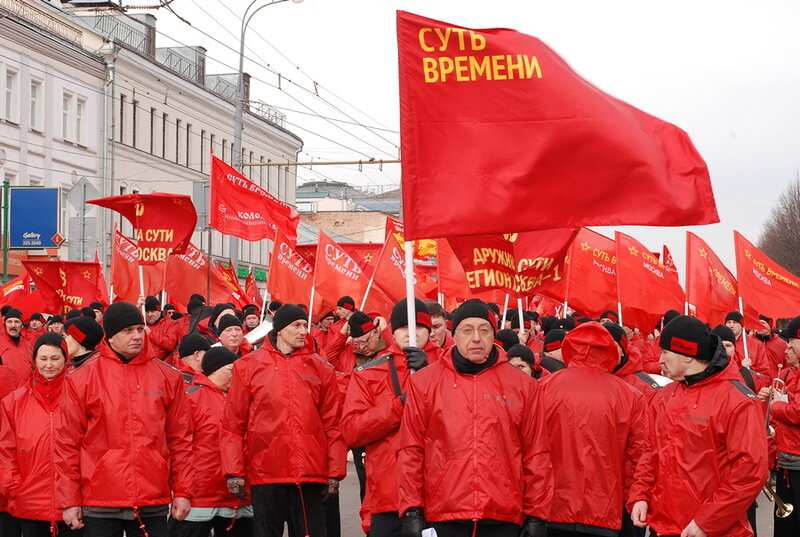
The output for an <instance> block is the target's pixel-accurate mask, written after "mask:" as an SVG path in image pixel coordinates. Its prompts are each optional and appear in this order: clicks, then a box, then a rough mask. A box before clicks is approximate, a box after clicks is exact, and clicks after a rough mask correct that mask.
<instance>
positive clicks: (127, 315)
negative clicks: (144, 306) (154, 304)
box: [103, 302, 144, 339]
mask: <svg viewBox="0 0 800 537" xmlns="http://www.w3.org/2000/svg"><path fill="white" fill-rule="evenodd" d="M140 324H144V319H143V318H142V312H141V310H140V309H139V308H137V307H136V306H134V305H133V304H131V303H130V302H114V303H113V304H111V305H110V306H109V307H108V309H107V310H106V312H105V314H104V315H103V330H104V331H105V333H106V339H111V338H112V337H114V335H115V334H116V333H117V332H120V331H122V330H125V329H126V328H128V327H129V326H136V325H140Z"/></svg>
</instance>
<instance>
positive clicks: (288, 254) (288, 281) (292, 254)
mask: <svg viewBox="0 0 800 537" xmlns="http://www.w3.org/2000/svg"><path fill="white" fill-rule="evenodd" d="M313 283H314V267H313V266H312V265H311V263H309V262H308V261H306V259H305V258H304V257H303V256H302V255H300V253H299V252H297V251H296V250H295V249H294V248H293V247H292V244H291V243H290V242H289V241H288V240H286V238H284V236H283V235H282V234H281V233H280V232H278V234H277V235H276V236H275V243H274V244H273V245H272V256H271V258H270V262H269V277H268V278H267V291H268V292H269V296H270V298H272V300H280V301H281V302H284V303H289V304H308V303H309V301H310V300H311V287H312V285H313ZM337 298H338V297H337ZM334 300H336V299H334ZM334 303H335V302H334ZM318 313H320V314H322V313H326V312H318Z"/></svg>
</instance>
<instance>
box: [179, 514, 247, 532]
mask: <svg viewBox="0 0 800 537" xmlns="http://www.w3.org/2000/svg"><path fill="white" fill-rule="evenodd" d="M231 520H232V519H230V518H223V517H221V516H218V517H214V518H213V519H211V520H209V521H207V522H189V521H187V520H175V519H174V518H170V519H169V522H168V524H167V525H168V527H169V537H208V536H209V534H211V530H214V537H250V536H251V535H253V519H252V518H249V517H247V518H237V519H236V520H235V521H234V523H233V527H232V528H231V529H230V530H228V528H229V527H230V525H231Z"/></svg>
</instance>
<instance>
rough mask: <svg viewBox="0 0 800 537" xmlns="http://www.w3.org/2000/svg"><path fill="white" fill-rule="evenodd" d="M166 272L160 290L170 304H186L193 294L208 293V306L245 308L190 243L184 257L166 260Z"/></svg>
mask: <svg viewBox="0 0 800 537" xmlns="http://www.w3.org/2000/svg"><path fill="white" fill-rule="evenodd" d="M166 271H167V274H168V275H169V277H168V278H166V281H165V282H164V290H165V291H166V292H167V295H168V296H170V297H171V298H170V300H172V301H175V302H178V303H180V304H186V303H188V302H189V297H190V296H191V295H192V294H193V293H200V294H206V293H208V297H207V298H208V303H209V304H219V303H221V302H231V303H234V304H237V305H244V304H245V303H242V302H240V300H239V299H237V298H236V297H234V296H232V293H231V287H230V286H229V284H228V281H227V280H226V279H225V277H224V276H223V275H222V274H221V273H220V271H219V270H217V269H216V268H215V267H213V266H211V265H209V261H208V258H207V257H206V254H204V253H203V251H202V250H201V249H200V248H198V247H197V246H195V245H194V244H192V243H189V247H188V248H187V249H186V253H184V254H177V255H171V256H169V258H168V259H167V268H166Z"/></svg>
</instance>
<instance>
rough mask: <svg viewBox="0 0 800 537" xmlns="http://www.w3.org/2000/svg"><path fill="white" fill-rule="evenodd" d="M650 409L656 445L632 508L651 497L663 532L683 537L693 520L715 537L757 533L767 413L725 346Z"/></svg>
mask: <svg viewBox="0 0 800 537" xmlns="http://www.w3.org/2000/svg"><path fill="white" fill-rule="evenodd" d="M647 414H648V426H649V429H648V436H649V440H650V446H651V449H650V451H649V452H647V453H646V454H645V455H644V456H643V457H642V458H641V460H640V461H639V465H638V466H637V467H636V482H635V483H634V486H633V489H632V490H631V493H630V496H629V499H628V508H629V509H630V508H631V507H632V506H633V503H635V502H636V501H639V500H645V501H647V502H648V506H649V509H648V513H647V523H648V524H649V525H650V527H651V528H652V529H653V530H655V531H656V532H657V533H658V534H659V535H679V534H680V533H681V532H682V531H683V528H685V527H686V525H687V524H689V522H690V521H691V520H694V521H695V522H696V523H697V525H698V526H699V527H700V529H702V530H703V531H704V532H706V534H707V535H708V536H709V537H723V536H724V537H749V536H751V535H753V532H752V530H751V529H750V524H749V523H748V521H747V508H748V507H750V505H751V504H752V503H753V501H754V500H755V499H756V496H758V494H759V493H760V492H761V488H762V487H763V486H764V482H765V481H766V479H767V436H766V434H765V432H764V414H763V411H762V410H761V408H759V406H758V400H757V399H756V398H755V395H753V393H752V392H750V390H748V389H747V387H745V386H744V385H743V384H742V382H741V380H740V377H739V372H738V370H737V369H736V366H735V364H729V359H728V357H727V355H726V354H725V350H724V349H723V348H722V346H721V345H720V346H719V347H718V349H717V352H716V354H715V356H714V358H713V359H712V361H711V362H710V366H709V368H708V369H707V370H706V371H705V372H703V373H700V374H698V375H694V376H693V377H690V379H689V380H684V381H681V382H672V383H670V384H668V385H667V386H665V387H663V388H661V389H660V390H659V391H658V393H657V394H656V396H655V397H654V398H653V400H652V404H650V405H648V407H647Z"/></svg>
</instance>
